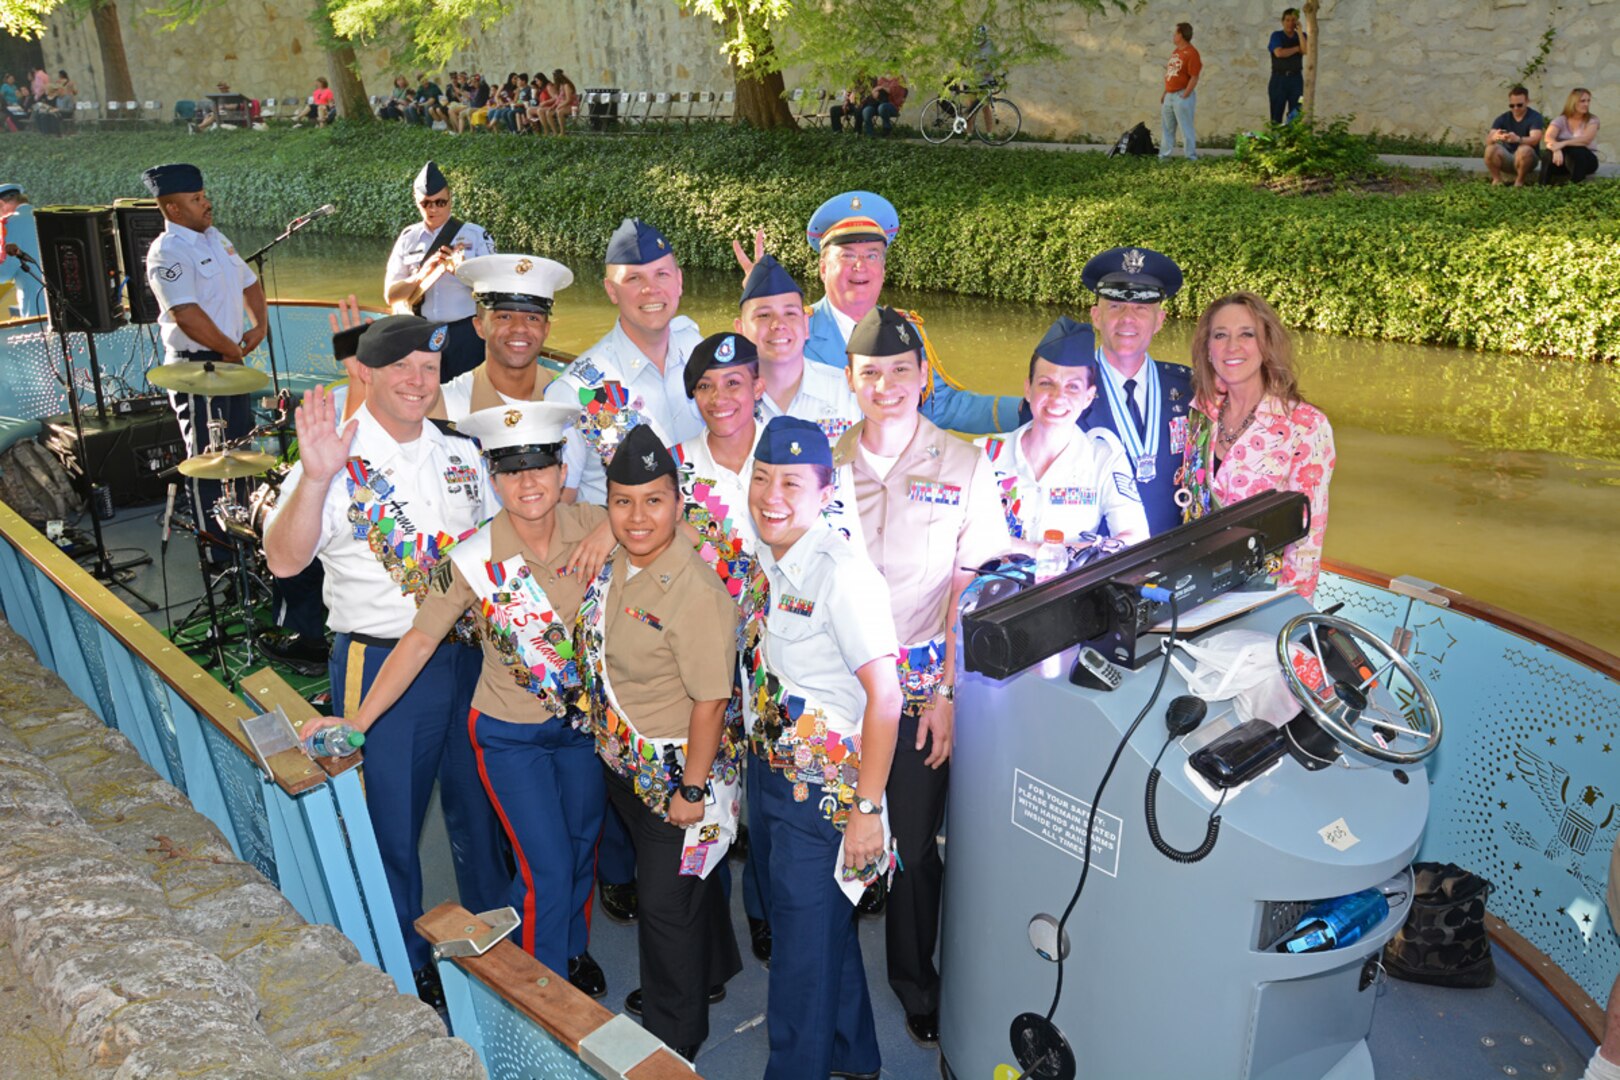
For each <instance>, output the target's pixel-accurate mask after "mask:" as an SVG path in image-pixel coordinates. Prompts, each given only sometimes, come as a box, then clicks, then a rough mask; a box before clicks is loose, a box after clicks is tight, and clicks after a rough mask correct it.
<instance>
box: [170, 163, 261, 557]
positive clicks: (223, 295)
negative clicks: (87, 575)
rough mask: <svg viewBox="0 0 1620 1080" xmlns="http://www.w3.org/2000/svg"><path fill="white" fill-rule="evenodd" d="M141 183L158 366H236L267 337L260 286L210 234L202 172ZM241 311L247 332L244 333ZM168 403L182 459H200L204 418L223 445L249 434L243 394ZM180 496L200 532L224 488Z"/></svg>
mask: <svg viewBox="0 0 1620 1080" xmlns="http://www.w3.org/2000/svg"><path fill="white" fill-rule="evenodd" d="M141 181H142V183H144V184H145V185H146V190H147V191H149V192H151V194H152V195H153V197H154V198H156V199H157V204H158V209H159V210H160V211H162V213H163V219H164V225H163V232H161V233H160V234H158V237H157V239H156V240H153V241H152V245H151V247H149V248H148V249H147V252H146V279H147V283H148V284H149V285H150V286H151V288H152V295H153V296H155V297H156V298H157V302H158V309H159V314H158V333H159V334H160V335H161V336H162V338H163V362H164V363H165V364H174V363H180V362H183V361H193V362H198V361H211V362H213V363H216V364H221V365H223V364H241V363H242V362H243V359H244V358H245V357H246V356H247V355H248V354H249V353H251V352H253V350H254V349H257V348H258V347H259V344H260V343H261V342H262V341H264V339H265V335H266V334H267V333H268V332H269V330H270V324H269V323H268V322H267V321H266V309H265V301H264V286H263V285H262V284H261V283H260V282H259V278H258V275H257V274H255V273H254V272H253V270H252V268H251V267H249V266H248V264H247V263H246V262H244V261H243V260H242V257H241V256H240V255H238V254H237V253H236V248H235V247H234V246H232V244H231V242H230V240H228V239H226V237H225V234H224V233H222V232H220V231H219V230H218V229H216V228H215V227H214V204H213V203H212V202H211V201H210V200H209V198H208V193H207V191H205V190H204V189H203V176H202V171H201V170H200V169H198V168H197V167H196V166H195V165H185V164H169V165H155V166H153V167H152V168H150V169H147V170H146V172H144V173H142V174H141ZM244 306H245V307H246V308H247V311H248V314H249V315H250V316H251V317H252V323H253V325H252V326H248V327H244V320H243V318H242V309H243V307H244ZM264 381H265V382H268V381H269V380H264ZM169 404H170V405H171V406H172V407H173V408H174V414H175V417H176V418H177V419H178V420H179V422H180V437H181V438H182V439H184V440H185V442H186V446H187V448H188V453H189V454H193V455H195V454H200V453H202V452H203V451H204V449H205V448H206V447H207V445H208V441H209V438H208V419H209V418H210V417H213V418H215V419H221V420H224V422H225V432H224V435H225V438H226V439H227V440H230V439H240V438H242V437H243V436H245V435H247V434H248V432H250V431H252V430H253V398H252V397H251V395H250V394H248V393H243V392H240V391H238V392H235V393H231V394H225V395H211V396H204V395H203V394H200V393H196V392H191V393H176V392H171V393H170V394H169ZM186 489H187V491H189V492H190V494H191V507H192V513H193V514H194V515H195V519H196V521H197V524H198V527H199V528H201V527H202V525H203V523H204V522H205V521H207V520H208V515H209V514H210V513H211V512H212V511H213V508H214V504H215V503H216V502H218V501H219V498H220V496H221V494H222V493H223V491H224V489H223V487H222V486H221V485H220V482H219V481H218V480H195V479H194V480H190V481H188V482H187V485H186Z"/></svg>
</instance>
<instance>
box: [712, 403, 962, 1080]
mask: <svg viewBox="0 0 1620 1080" xmlns="http://www.w3.org/2000/svg"><path fill="white" fill-rule="evenodd" d="M964 450H966V451H967V452H968V453H970V454H971V453H972V451H971V449H969V448H967V447H966V446H965V445H964ZM754 462H755V464H754V471H753V475H752V477H751V478H750V483H749V491H748V507H749V510H750V512H751V513H752V515H753V518H754V527H755V528H756V529H757V530H758V533H759V540H760V547H759V563H758V567H757V569H756V570H755V572H754V575H753V577H752V579H751V581H750V584H749V588H748V591H747V592H746V593H745V594H744V595H745V601H744V620H745V621H744V626H743V651H742V658H743V670H744V675H745V678H747V679H748V680H749V688H748V693H749V696H750V702H751V704H752V706H753V719H752V721H751V723H750V727H749V731H748V745H749V750H750V752H751V754H750V757H751V759H750V761H749V764H748V805H749V808H750V813H751V814H752V815H753V820H754V823H755V827H754V828H753V829H752V830H751V837H750V848H751V851H750V858H752V859H754V860H755V861H756V862H757V863H758V865H759V867H760V870H761V874H760V877H761V887H762V889H763V890H764V892H765V905H766V910H768V911H769V912H770V914H771V922H772V929H773V931H774V932H775V935H776V938H777V940H778V941H780V942H782V943H783V944H784V946H786V947H782V948H777V949H776V950H775V952H774V955H773V957H772V960H771V973H770V996H769V1000H768V1004H767V1006H766V1013H765V1023H766V1026H767V1029H768V1031H769V1034H770V1048H771V1049H770V1059H769V1061H768V1063H767V1064H766V1067H765V1076H766V1078H767V1080H798V1078H799V1077H823V1076H828V1075H833V1076H844V1077H876V1076H877V1075H878V1073H879V1069H880V1067H881V1064H882V1062H881V1060H880V1055H879V1051H878V1042H877V1032H876V1028H875V1025H874V1023H873V1019H872V1001H871V997H870V995H869V993H868V991H867V986H866V970H865V967H864V965H863V964H862V961H861V946H860V940H859V938H858V937H857V935H856V932H855V901H857V900H858V899H859V898H860V897H861V896H862V895H863V893H864V892H865V890H866V889H867V888H868V887H869V886H870V885H871V884H872V883H873V882H875V881H878V880H881V879H882V878H883V877H885V876H886V875H888V874H889V873H890V871H891V869H892V865H891V857H890V850H891V845H890V842H889V835H888V821H887V817H888V811H887V799H886V797H885V788H886V786H887V783H888V779H889V766H890V763H891V762H892V761H893V758H894V754H895V750H896V745H895V737H896V721H897V718H898V717H899V714H900V705H901V695H900V682H899V679H898V677H897V673H896V669H895V655H896V652H897V651H898V650H897V648H896V645H895V633H894V621H893V619H892V617H891V616H890V612H889V587H888V584H887V583H886V582H885V581H884V579H883V575H882V574H881V573H880V572H879V571H878V570H877V568H875V567H874V566H873V565H872V561H871V559H870V558H868V557H867V554H866V552H865V550H864V549H863V548H862V547H861V546H860V545H859V544H858V543H851V542H850V541H848V540H846V539H845V538H844V537H843V536H841V535H840V534H839V533H838V532H837V531H836V530H835V529H832V528H829V527H828V526H827V524H826V523H825V522H824V521H823V520H822V519H821V514H822V511H823V509H824V508H825V507H826V506H827V504H828V502H829V501H830V500H831V498H832V495H833V486H832V485H833V468H832V463H833V458H832V452H831V450H830V448H829V447H828V445H827V437H826V436H825V435H824V434H822V432H821V429H820V428H819V427H817V426H816V425H815V424H813V423H810V422H809V421H807V420H799V419H796V418H794V417H785V416H779V417H776V418H775V419H773V420H771V422H770V423H768V424H767V425H766V426H765V433H764V435H763V436H762V437H761V438H760V441H759V447H758V449H757V450H756V451H755V456H754ZM913 540H915V537H913ZM930 839H931V838H930Z"/></svg>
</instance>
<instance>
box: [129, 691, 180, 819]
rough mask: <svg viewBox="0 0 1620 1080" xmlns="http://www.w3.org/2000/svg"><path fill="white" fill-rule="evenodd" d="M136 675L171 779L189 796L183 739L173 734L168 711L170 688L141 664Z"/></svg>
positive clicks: (172, 723)
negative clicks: (182, 753) (181, 757)
mask: <svg viewBox="0 0 1620 1080" xmlns="http://www.w3.org/2000/svg"><path fill="white" fill-rule="evenodd" d="M135 671H136V674H137V675H139V676H140V680H141V696H142V697H144V698H145V699H146V708H147V710H148V712H149V714H150V715H151V717H152V734H153V735H154V736H156V737H157V741H158V745H159V746H160V747H161V748H162V750H163V760H164V761H166V762H168V764H169V776H170V777H172V778H173V783H174V786H175V787H177V788H179V789H180V790H181V791H182V792H186V770H185V766H184V765H183V764H181V761H180V739H179V736H178V735H176V734H175V730H174V713H173V712H172V711H171V710H170V708H169V688H168V687H167V686H165V685H164V683H163V680H162V679H160V678H158V674H157V672H155V671H153V670H152V669H151V668H149V667H147V666H146V665H145V664H143V663H140V662H139V661H137V662H136V664H135ZM186 793H187V794H189V792H186Z"/></svg>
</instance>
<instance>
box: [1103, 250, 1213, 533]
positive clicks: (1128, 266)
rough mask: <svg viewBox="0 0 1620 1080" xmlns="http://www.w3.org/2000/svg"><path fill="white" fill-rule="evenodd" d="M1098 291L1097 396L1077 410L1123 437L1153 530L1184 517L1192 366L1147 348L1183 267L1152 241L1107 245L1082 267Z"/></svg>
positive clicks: (1163, 528)
mask: <svg viewBox="0 0 1620 1080" xmlns="http://www.w3.org/2000/svg"><path fill="white" fill-rule="evenodd" d="M1080 280H1081V281H1082V282H1083V283H1084V284H1085V286H1086V288H1088V289H1090V290H1091V291H1092V292H1094V293H1096V294H1097V303H1096V305H1095V306H1093V307H1092V309H1091V323H1092V326H1093V328H1094V329H1095V330H1096V333H1097V342H1098V344H1097V371H1098V374H1099V376H1100V378H1099V379H1098V380H1097V381H1098V383H1099V385H1098V387H1097V396H1096V397H1095V398H1093V399H1092V402H1091V405H1090V407H1089V408H1087V409H1086V411H1085V412H1083V413H1081V414H1080V420H1079V424H1080V426H1081V427H1082V428H1084V429H1086V430H1087V431H1090V430H1092V429H1093V428H1106V429H1107V430H1109V431H1112V432H1113V433H1114V434H1115V435H1118V436H1119V441H1120V442H1122V443H1124V444H1125V453H1126V456H1127V457H1128V458H1129V459H1130V462H1131V466H1132V469H1133V471H1134V472H1135V474H1136V487H1137V490H1138V491H1139V492H1140V493H1141V496H1142V507H1143V509H1144V510H1146V511H1147V519H1148V528H1149V529H1150V530H1151V531H1152V533H1153V535H1155V536H1157V535H1158V534H1159V533H1162V532H1165V531H1167V530H1170V529H1173V528H1175V527H1176V526H1177V525H1180V524H1181V509H1180V507H1178V506H1177V505H1176V469H1177V468H1179V467H1180V465H1181V452H1182V450H1183V449H1184V448H1185V447H1186V445H1187V410H1188V409H1190V408H1191V407H1192V369H1191V368H1189V367H1186V366H1185V365H1182V364H1171V363H1167V362H1165V361H1163V360H1155V359H1153V358H1152V357H1151V356H1150V355H1148V347H1149V346H1150V345H1151V344H1152V342H1153V335H1154V334H1156V333H1157V332H1158V330H1159V327H1161V326H1163V325H1164V302H1165V301H1166V300H1168V299H1170V298H1171V297H1172V296H1174V295H1176V293H1177V292H1178V291H1180V289H1181V267H1179V266H1177V265H1176V264H1175V262H1174V260H1172V259H1170V258H1169V257H1168V256H1166V255H1161V254H1159V253H1158V252H1157V251H1153V250H1150V249H1149V248H1122V247H1118V248H1110V249H1108V250H1107V251H1105V252H1103V253H1102V254H1101V255H1098V256H1096V257H1094V258H1093V259H1092V260H1091V261H1090V262H1088V263H1086V265H1085V269H1084V270H1082V271H1081V272H1080Z"/></svg>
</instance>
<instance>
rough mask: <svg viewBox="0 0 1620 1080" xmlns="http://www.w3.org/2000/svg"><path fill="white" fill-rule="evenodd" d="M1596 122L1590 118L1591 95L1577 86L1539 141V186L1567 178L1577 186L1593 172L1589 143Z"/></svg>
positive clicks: (1593, 155) (1593, 158)
mask: <svg viewBox="0 0 1620 1080" xmlns="http://www.w3.org/2000/svg"><path fill="white" fill-rule="evenodd" d="M1597 133H1598V118H1597V117H1595V116H1593V115H1592V91H1590V90H1588V89H1586V87H1584V86H1577V87H1576V88H1575V89H1573V90H1571V91H1570V92H1569V97H1567V98H1565V99H1564V111H1563V112H1561V113H1559V114H1558V115H1557V116H1555V117H1553V118H1552V123H1550V124H1548V125H1547V134H1545V135H1544V136H1542V139H1541V182H1542V183H1543V184H1550V183H1552V182H1553V178H1554V177H1562V176H1567V177H1569V182H1570V183H1572V184H1578V183H1580V182H1581V181H1582V180H1585V179H1586V178H1587V177H1588V176H1590V175H1591V174H1592V173H1594V172H1596V171H1597V164H1598V160H1597V154H1596V153H1595V152H1593V150H1592V142H1593V140H1595V139H1596V138H1597Z"/></svg>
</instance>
